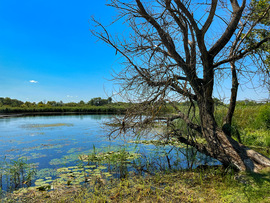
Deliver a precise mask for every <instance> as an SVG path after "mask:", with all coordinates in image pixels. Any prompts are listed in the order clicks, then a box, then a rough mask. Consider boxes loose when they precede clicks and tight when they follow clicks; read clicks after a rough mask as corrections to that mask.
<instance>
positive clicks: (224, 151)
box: [199, 103, 270, 172]
mask: <svg viewBox="0 0 270 203" xmlns="http://www.w3.org/2000/svg"><path fill="white" fill-rule="evenodd" d="M211 108H212V107H211V104H210V105H207V104H206V103H204V104H202V103H201V104H199V109H200V118H201V126H202V133H203V137H204V138H205V139H206V141H207V143H208V146H207V147H206V148H205V149H204V150H206V151H207V154H208V155H210V156H211V157H213V158H216V159H217V160H219V161H220V162H221V163H222V164H223V165H225V166H229V165H233V166H234V167H236V168H238V169H239V170H241V171H254V172H258V171H259V170H261V169H263V168H265V167H270V159H269V158H267V157H265V156H263V155H262V154H260V153H258V152H256V151H254V150H251V149H249V148H248V147H246V146H244V145H242V144H240V143H238V142H237V141H235V140H234V139H233V138H231V137H230V136H227V135H226V134H225V133H224V132H223V131H222V130H221V129H220V128H219V127H218V125H217V124H216V122H215V118H214V116H213V113H212V112H213V111H212V110H211ZM203 153H205V152H203Z"/></svg>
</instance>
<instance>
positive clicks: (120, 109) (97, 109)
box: [0, 104, 127, 114]
mask: <svg viewBox="0 0 270 203" xmlns="http://www.w3.org/2000/svg"><path fill="white" fill-rule="evenodd" d="M126 109H127V107H126V106H123V105H117V104H115V105H114V104H111V105H104V106H83V107H80V106H77V107H70V106H60V107H47V106H45V107H0V113H2V114H18V113H46V112H51V113H66V112H74V113H105V114H106V113H114V114H119V113H124V112H125V111H126Z"/></svg>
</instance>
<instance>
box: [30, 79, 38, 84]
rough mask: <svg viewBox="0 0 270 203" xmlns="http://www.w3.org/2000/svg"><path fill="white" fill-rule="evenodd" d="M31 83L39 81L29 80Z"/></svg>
mask: <svg viewBox="0 0 270 203" xmlns="http://www.w3.org/2000/svg"><path fill="white" fill-rule="evenodd" d="M29 82H30V83H38V81H36V80H29Z"/></svg>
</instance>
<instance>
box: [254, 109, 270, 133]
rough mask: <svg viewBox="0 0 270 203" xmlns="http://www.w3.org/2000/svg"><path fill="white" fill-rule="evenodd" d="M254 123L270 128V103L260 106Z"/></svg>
mask: <svg viewBox="0 0 270 203" xmlns="http://www.w3.org/2000/svg"><path fill="white" fill-rule="evenodd" d="M256 123H257V124H258V127H266V128H267V129H269V128H270V104H265V105H263V106H261V107H260V109H259V113H258V115H257V118H256Z"/></svg>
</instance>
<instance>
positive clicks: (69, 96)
mask: <svg viewBox="0 0 270 203" xmlns="http://www.w3.org/2000/svg"><path fill="white" fill-rule="evenodd" d="M67 97H68V98H78V96H71V95H67Z"/></svg>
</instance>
